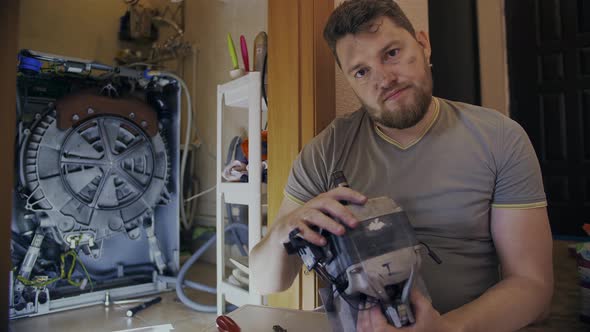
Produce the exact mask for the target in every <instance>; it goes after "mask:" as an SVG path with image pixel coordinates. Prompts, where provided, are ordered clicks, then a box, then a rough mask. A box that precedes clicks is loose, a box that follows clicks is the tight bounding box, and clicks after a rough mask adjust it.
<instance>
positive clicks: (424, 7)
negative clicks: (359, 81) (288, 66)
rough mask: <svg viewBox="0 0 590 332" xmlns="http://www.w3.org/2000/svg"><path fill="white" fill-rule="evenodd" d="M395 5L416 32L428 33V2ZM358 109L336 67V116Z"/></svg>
mask: <svg viewBox="0 0 590 332" xmlns="http://www.w3.org/2000/svg"><path fill="white" fill-rule="evenodd" d="M341 2H343V0H335V1H334V5H336V6H337V5H339V4H340V3H341ZM396 2H397V3H399V5H400V6H401V7H402V9H403V10H404V11H405V13H406V15H407V16H408V18H409V19H410V21H411V22H412V24H413V25H414V29H415V30H416V31H421V30H423V31H426V32H428V1H427V0H397V1H396ZM359 107H360V103H359V101H358V98H357V97H356V95H355V94H354V91H352V88H350V86H349V85H348V82H346V78H345V77H344V76H343V74H342V71H341V70H340V68H338V65H336V115H337V116H339V115H343V114H346V113H349V112H353V111H355V110H357V109H358V108H359Z"/></svg>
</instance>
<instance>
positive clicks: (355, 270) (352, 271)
mask: <svg viewBox="0 0 590 332" xmlns="http://www.w3.org/2000/svg"><path fill="white" fill-rule="evenodd" d="M361 271H362V269H361V268H360V267H357V268H354V269H352V270H350V273H351V274H355V273H360V272H361Z"/></svg>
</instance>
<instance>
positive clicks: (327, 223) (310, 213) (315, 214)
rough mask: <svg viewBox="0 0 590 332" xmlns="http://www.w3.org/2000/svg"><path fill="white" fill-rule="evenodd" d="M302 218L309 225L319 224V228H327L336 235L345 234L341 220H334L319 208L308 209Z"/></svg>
mask: <svg viewBox="0 0 590 332" xmlns="http://www.w3.org/2000/svg"><path fill="white" fill-rule="evenodd" d="M336 204H337V203H336ZM301 219H302V221H303V222H304V223H306V224H308V225H315V226H318V227H319V228H322V229H325V230H327V231H328V232H330V233H333V234H336V235H342V234H344V226H342V225H341V224H340V223H339V222H337V221H334V220H333V219H332V218H330V217H328V216H327V215H325V214H324V213H322V212H320V211H318V210H315V209H309V210H307V211H306V212H305V213H304V214H303V216H302V217H301Z"/></svg>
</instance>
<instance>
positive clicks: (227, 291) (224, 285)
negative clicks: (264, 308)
mask: <svg viewBox="0 0 590 332" xmlns="http://www.w3.org/2000/svg"><path fill="white" fill-rule="evenodd" d="M217 291H218V292H219V291H221V292H222V293H223V295H224V296H225V300H226V301H227V302H229V303H231V304H234V305H236V306H238V307H239V306H243V305H246V304H256V303H252V300H251V296H250V292H248V291H247V290H245V289H243V288H241V287H239V286H236V285H234V284H230V283H229V282H227V281H225V280H224V281H222V282H220V284H219V286H217ZM257 304H262V301H260V303H257Z"/></svg>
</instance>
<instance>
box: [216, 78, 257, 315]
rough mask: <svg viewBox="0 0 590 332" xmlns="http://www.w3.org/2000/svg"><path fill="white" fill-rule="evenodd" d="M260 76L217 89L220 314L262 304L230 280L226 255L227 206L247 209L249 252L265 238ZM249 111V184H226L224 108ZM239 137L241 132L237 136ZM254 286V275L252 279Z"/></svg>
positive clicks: (254, 292)
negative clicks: (228, 305) (232, 307)
mask: <svg viewBox="0 0 590 332" xmlns="http://www.w3.org/2000/svg"><path fill="white" fill-rule="evenodd" d="M261 86H262V85H261V74H260V72H250V73H248V74H247V75H245V76H242V77H240V78H238V79H235V80H233V81H231V82H228V83H225V84H221V85H218V86H217V198H216V200H217V213H216V219H217V220H216V225H217V242H216V243H217V245H216V250H217V314H218V315H221V314H223V313H224V311H225V305H226V302H229V303H231V304H234V305H236V306H242V305H245V304H256V305H261V304H262V296H261V295H260V294H258V293H257V292H256V291H255V290H254V288H253V287H252V286H250V285H249V286H248V287H247V288H246V287H244V288H242V287H239V286H236V285H233V284H231V283H229V282H228V281H227V277H228V276H227V275H226V272H225V271H226V266H225V264H226V262H227V258H228V257H227V255H226V252H225V231H224V230H225V226H226V222H225V219H226V218H225V215H226V212H225V211H226V208H225V203H232V204H242V205H247V206H248V249H252V248H253V247H254V246H255V245H256V244H257V243H258V242H259V241H260V238H261V235H262V203H263V202H262V196H263V195H262V194H263V189H265V186H266V185H265V184H263V183H262V181H261V178H262V171H261V163H262V160H261V155H262V154H261V137H260V132H261V119H262V118H261V113H262V111H263V110H262V107H261ZM226 106H230V107H234V108H239V109H243V110H244V112H248V127H247V128H248V141H249V143H248V150H249V153H248V154H249V158H248V161H249V163H248V168H249V174H248V182H247V183H240V182H226V181H224V179H223V177H222V175H221V174H222V172H223V168H224V160H223V157H224V155H225V154H224V150H223V144H224V142H223V137H224V135H223V133H224V129H225V128H224V122H225V121H224V113H225V112H226V110H225V107H226ZM235 134H238V133H235ZM249 280H250V283H251V280H252V279H251V276H250V279H249Z"/></svg>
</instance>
